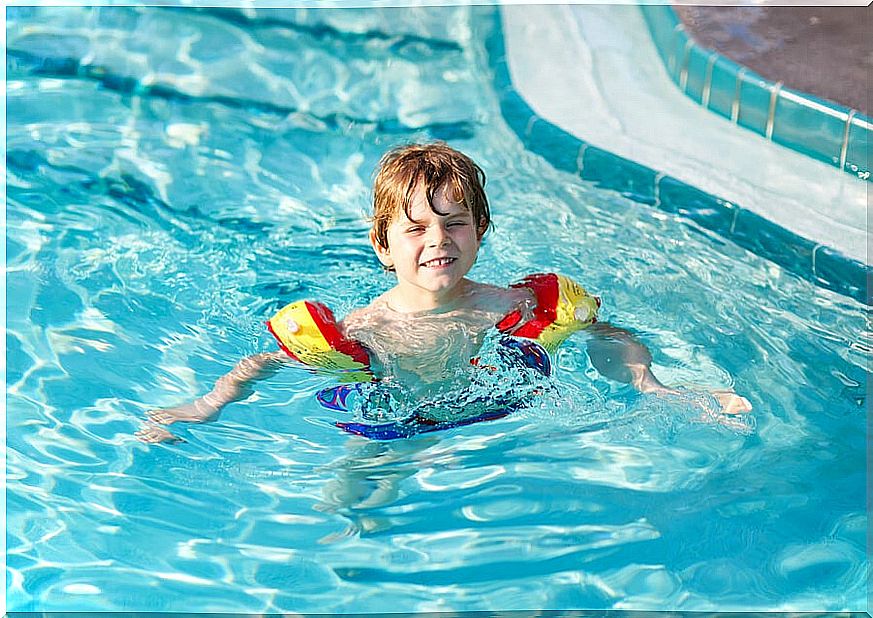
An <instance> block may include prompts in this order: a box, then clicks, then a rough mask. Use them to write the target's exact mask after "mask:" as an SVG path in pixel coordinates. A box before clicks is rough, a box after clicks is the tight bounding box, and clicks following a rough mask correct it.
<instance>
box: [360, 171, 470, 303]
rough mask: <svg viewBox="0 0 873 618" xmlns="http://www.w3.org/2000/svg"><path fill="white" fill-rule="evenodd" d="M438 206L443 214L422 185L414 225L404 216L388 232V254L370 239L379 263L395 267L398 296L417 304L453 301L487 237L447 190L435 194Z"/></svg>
mask: <svg viewBox="0 0 873 618" xmlns="http://www.w3.org/2000/svg"><path fill="white" fill-rule="evenodd" d="M433 205H434V209H435V210H436V211H437V212H434V211H433V210H431V208H430V206H429V205H428V203H427V197H426V196H425V193H424V189H423V188H422V187H421V186H420V185H419V186H418V187H417V188H416V190H415V193H414V194H413V196H412V201H411V203H410V209H409V210H410V215H411V216H412V219H409V218H407V216H406V213H404V212H403V211H401V212H400V213H399V215H398V216H397V217H395V219H394V220H393V221H392V222H391V224H390V225H389V226H388V230H387V235H388V248H387V249H386V248H384V247H382V246H380V245H379V243H378V242H376V241H375V238H374V236H373V234H372V233H371V235H370V240H371V242H372V243H373V248H374V249H375V250H376V255H377V256H378V257H379V260H380V261H381V262H382V264H384V265H385V266H388V267H391V266H393V267H394V270H395V271H396V273H397V286H398V291H399V292H401V293H402V294H404V295H405V296H406V298H407V299H408V300H409V301H410V302H411V303H415V302H416V301H428V300H430V301H433V302H441V301H448V300H452V299H453V297H454V295H453V291H454V290H455V288H456V286H457V285H458V283H459V282H460V281H461V280H462V279H463V278H464V276H465V275H466V274H467V273H468V272H469V270H470V268H472V266H473V263H474V262H475V261H476V254H477V253H478V251H479V244H480V242H481V236H480V234H479V230H478V226H477V225H475V224H474V221H473V215H472V213H471V212H470V210H469V209H468V208H466V207H465V206H464V205H463V204H461V203H458V202H456V201H454V199H452V195H451V189H449V188H448V187H447V185H443V186H441V187H440V188H439V189H437V191H436V192H435V193H434V196H433ZM438 213H439V214H438Z"/></svg>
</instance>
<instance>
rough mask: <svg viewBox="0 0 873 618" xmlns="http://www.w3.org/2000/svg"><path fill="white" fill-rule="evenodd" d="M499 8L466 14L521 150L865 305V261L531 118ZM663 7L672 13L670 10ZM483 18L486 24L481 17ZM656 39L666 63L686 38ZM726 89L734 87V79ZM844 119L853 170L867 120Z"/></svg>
mask: <svg viewBox="0 0 873 618" xmlns="http://www.w3.org/2000/svg"><path fill="white" fill-rule="evenodd" d="M649 8H657V7H649ZM667 8H669V7H667ZM501 10H502V9H500V8H499V7H480V8H479V9H478V10H477V11H476V12H474V19H481V20H482V21H483V25H484V26H489V27H486V28H484V30H485V31H486V32H487V33H488V34H487V37H486V39H485V51H486V54H487V56H488V63H489V66H490V67H491V71H492V76H493V83H494V90H495V93H496V94H497V97H498V99H499V102H500V111H501V113H502V114H503V118H504V120H505V121H506V123H507V125H509V127H510V128H511V129H512V130H513V132H514V133H515V134H516V135H517V136H518V137H519V139H520V140H521V141H522V143H523V144H524V145H525V147H526V148H527V149H529V150H530V151H531V152H534V153H536V154H538V155H540V156H542V157H543V158H544V159H546V160H547V161H549V163H551V164H552V165H554V166H555V167H556V168H558V169H561V170H564V171H567V172H570V173H573V174H577V175H578V176H579V177H581V178H582V179H583V180H585V181H588V182H591V183H593V184H595V185H596V186H598V187H601V188H604V189H608V190H612V191H617V192H619V193H621V194H622V195H625V196H627V197H629V198H630V199H633V200H635V201H637V202H641V203H645V204H650V205H652V206H655V207H657V208H659V209H661V210H664V211H666V212H670V213H673V214H676V215H679V216H681V217H684V218H685V219H686V220H688V221H689V222H693V223H694V224H696V225H698V226H700V227H703V228H706V229H708V230H711V231H712V232H714V233H716V234H718V235H719V236H721V237H722V238H725V239H726V240H728V241H731V242H734V243H735V244H737V245H739V246H741V247H743V248H744V249H747V250H748V251H751V252H752V253H755V254H756V255H759V256H761V257H763V258H765V259H767V260H770V261H771V262H774V263H776V264H778V265H779V266H781V267H782V268H784V269H785V270H787V271H789V272H791V273H793V274H795V275H797V276H799V277H802V278H803V279H806V280H807V281H810V282H812V283H814V284H815V285H817V286H820V287H823V288H827V289H829V290H833V291H835V292H837V293H839V294H843V295H845V296H848V297H850V298H853V299H855V300H857V301H859V302H861V303H863V304H865V305H867V306H873V297H871V292H870V288H871V286H870V283H871V282H873V267H870V266H867V265H866V264H864V263H863V262H859V261H857V260H853V259H851V258H848V257H846V256H844V255H842V254H841V253H839V252H838V251H835V250H833V249H831V248H829V247H826V246H825V245H822V244H820V243H815V242H813V241H810V240H807V239H805V238H803V237H801V236H798V235H797V234H794V233H793V232H790V231H788V230H786V229H785V228H783V227H780V226H779V225H776V224H775V223H773V222H772V221H770V220H768V219H765V218H764V217H761V216H760V215H757V214H755V213H753V212H752V211H750V210H747V209H745V208H742V207H740V206H738V205H736V204H733V203H731V202H729V201H727V200H724V199H722V198H719V197H716V196H714V195H711V194H709V193H707V192H705V191H701V190H700V189H698V188H696V187H693V186H691V185H689V184H687V183H684V182H682V181H680V180H678V179H676V178H673V177H671V176H667V175H665V174H663V173H660V172H658V171H656V170H653V169H651V168H649V167H646V166H645V165H641V164H639V163H636V162H634V161H631V160H629V159H625V158H624V157H620V156H618V155H616V154H613V153H611V152H609V151H607V150H604V149H602V148H598V147H597V146H593V145H592V144H589V143H588V142H585V141H583V140H581V139H579V138H577V137H575V136H573V135H571V134H569V133H567V132H566V131H563V130H562V129H560V128H559V127H557V126H555V125H553V124H552V123H550V122H549V121H547V120H545V119H544V118H541V117H540V116H538V115H537V114H536V113H535V112H534V111H533V110H532V109H531V107H530V106H529V105H528V104H527V102H526V101H525V100H524V98H523V97H522V96H521V95H520V94H519V93H518V91H516V89H515V87H514V85H513V83H512V78H511V76H510V73H509V66H508V63H507V60H506V50H505V47H504V38H503V28H502V24H501V20H500V11H501ZM670 13H671V14H672V13H673V12H672V9H671V10H670ZM660 17H661V18H663V19H662V21H663V23H664V24H667V25H669V24H670V23H672V22H671V20H670V19H669V17H670V16H669V15H668V14H661V15H660ZM674 17H675V14H674ZM489 21H490V22H491V23H490V25H489V24H488V23H487V22H489ZM676 21H677V22H678V19H677V20H676ZM662 35H663V33H662ZM662 38H663V40H665V41H671V40H672V41H674V42H676V43H678V45H677V46H676V47H673V48H672V49H673V51H670V50H667V51H664V50H663V49H661V52H662V58H663V59H664V60H665V62H667V63H668V64H669V62H670V58H671V57H673V58H675V57H676V55H675V51H676V50H677V49H679V51H680V52H682V50H684V49H685V45H686V44H685V43H683V42H682V41H687V40H689V39H688V38H687V37H685V38H684V39H683V38H682V37H677V38H675V39H674V38H672V37H670V36H667V35H664V36H663V37H662ZM659 49H660V47H659ZM689 49H690V48H689ZM671 54H673V55H672V56H671ZM701 64H703V65H704V66H705V67H706V68H707V72H711V74H712V75H713V77H715V76H716V75H719V74H720V72H721V71H722V70H724V71H729V70H730V69H731V68H732V67H738V65H736V64H734V63H732V62H730V61H723V59H721V58H717V57H714V56H707V59H706V61H705V62H704V63H701ZM757 79H758V78H756V76H754V75H751V76H750V81H749V82H748V83H750V84H753V85H754V84H756V83H758V82H757ZM745 83H746V82H744V85H745ZM713 84H715V81H713ZM732 87H734V88H736V80H734V83H733V84H732ZM723 94H724V93H721V94H720V93H716V92H714V91H711V92H710V93H709V102H710V104H712V103H714V102H717V101H721V102H722V103H721V105H722V108H721V111H719V113H722V115H726V112H727V113H730V112H729V110H726V109H724V105H723V102H724V101H726V100H727V98H726V96H722V95H723ZM702 96H704V95H703V93H702ZM734 107H735V106H734ZM734 113H736V112H734ZM849 120H850V122H851V124H850V125H849V128H848V130H847V131H846V132H847V133H850V134H852V135H854V136H855V139H854V141H852V140H850V141H849V147H848V148H847V149H846V152H843V153H842V156H843V158H844V160H845V162H846V163H845V164H846V165H847V166H848V165H854V166H856V167H858V169H861V166H862V165H866V166H867V167H866V168H865V169H867V170H869V169H870V166H869V146H868V145H869V141H868V140H867V136H868V134H869V132H870V130H871V125H870V122H869V120H868V119H866V118H864V117H860V118H859V117H856V116H852V117H851V118H850V119H849ZM750 122H751V120H750ZM778 126H779V125H775V126H771V128H770V130H771V132H776V134H777V135H778V136H779V137H780V138H782V139H785V140H786V141H790V139H791V137H790V136H786V135H785V134H784V133H783V132H782V131H781V130H779V131H777V127H778ZM852 131H855V132H856V133H852ZM865 157H867V158H866V159H865ZM864 161H867V163H864Z"/></svg>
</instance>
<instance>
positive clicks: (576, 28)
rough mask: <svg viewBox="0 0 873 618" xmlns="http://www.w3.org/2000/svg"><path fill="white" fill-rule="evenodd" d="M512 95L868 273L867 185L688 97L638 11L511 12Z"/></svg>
mask: <svg viewBox="0 0 873 618" xmlns="http://www.w3.org/2000/svg"><path fill="white" fill-rule="evenodd" d="M501 14H502V22H503V30H504V36H505V39H506V53H507V57H508V58H507V59H508V62H509V68H510V73H511V75H512V81H513V84H514V85H515V88H516V89H517V90H518V92H519V93H520V94H521V96H522V97H524V98H525V100H526V101H527V102H528V104H529V105H530V106H531V107H532V108H533V110H534V111H535V112H536V113H537V114H538V115H540V116H541V117H543V118H545V119H546V120H548V121H550V122H551V123H553V124H555V125H557V126H559V127H560V128H562V129H564V130H565V131H567V132H568V133H572V134H573V135H575V136H576V137H578V138H579V139H582V140H584V141H586V142H589V143H591V144H593V145H594V146H598V147H600V148H603V149H605V150H609V151H611V152H613V153H615V154H617V155H620V156H622V157H625V158H628V159H632V160H634V161H636V162H638V163H641V164H643V165H646V166H648V167H650V168H652V169H655V170H657V171H660V172H663V173H664V174H667V175H670V176H674V177H675V178H678V179H679V180H682V181H684V182H686V183H688V184H690V185H693V186H696V187H698V188H700V189H702V190H704V191H706V192H708V193H711V194H713V195H716V196H718V197H721V198H724V199H726V200H728V201H731V202H733V203H734V204H736V205H738V206H742V207H744V208H747V209H749V210H752V211H754V212H755V213H757V214H759V215H761V216H764V217H766V218H768V219H770V220H771V221H773V222H775V223H777V224H779V225H781V226H782V227H785V228H787V229H789V230H791V231H793V232H794V233H796V234H799V235H800V236H803V237H805V238H808V239H810V240H813V241H816V242H819V243H821V244H824V245H827V246H829V247H832V248H834V249H837V250H839V251H840V252H842V253H843V254H844V255H846V256H848V257H851V258H853V259H856V260H859V261H862V262H864V263H866V264H869V263H870V261H869V259H868V257H867V191H868V187H869V186H870V183H869V182H865V181H863V180H860V179H857V178H855V177H853V176H851V175H850V174H848V173H845V172H842V171H840V170H838V169H837V168H835V167H831V166H829V165H827V164H825V163H822V162H819V161H816V160H814V159H812V158H810V157H807V156H805V155H803V154H800V153H798V152H795V151H793V150H790V149H788V148H785V147H783V146H779V145H778V144H774V143H772V142H770V141H768V140H767V139H765V138H764V137H761V136H759V135H757V134H755V133H753V132H751V131H748V130H746V129H744V128H742V127H738V126H735V125H734V124H732V123H731V122H730V121H729V120H727V119H724V118H722V117H721V116H719V115H717V114H715V113H713V112H711V111H708V110H706V109H704V108H703V107H701V106H700V105H699V104H697V103H695V102H694V101H692V100H691V99H689V98H687V97H686V96H685V95H684V94H683V93H682V92H681V91H680V90H679V88H678V87H677V86H676V84H674V83H673V81H671V79H670V78H669V76H668V75H667V71H666V69H665V68H664V66H663V64H662V62H661V59H660V56H659V55H658V52H657V49H656V48H655V45H654V43H653V42H652V39H651V36H650V35H649V31H648V28H647V26H646V23H645V21H644V20H643V16H642V13H641V12H640V10H639V8H638V7H637V6H633V5H624V6H622V5H504V6H502V7H501Z"/></svg>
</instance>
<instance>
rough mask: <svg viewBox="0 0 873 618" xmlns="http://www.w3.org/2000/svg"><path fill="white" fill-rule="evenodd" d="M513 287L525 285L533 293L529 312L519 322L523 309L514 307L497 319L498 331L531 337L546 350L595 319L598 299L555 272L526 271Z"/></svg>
mask: <svg viewBox="0 0 873 618" xmlns="http://www.w3.org/2000/svg"><path fill="white" fill-rule="evenodd" d="M511 287H514V288H528V289H529V290H530V291H531V292H532V293H533V295H534V297H536V300H537V306H536V307H534V309H533V312H532V316H531V317H530V319H528V320H527V321H526V322H524V323H522V322H521V320H522V313H521V311H519V310H515V311H513V312H512V313H510V314H508V315H507V316H506V317H504V318H503V319H502V320H500V322H498V323H497V328H498V329H499V330H500V332H503V333H507V332H511V334H512V335H513V336H514V337H524V338H525V339H533V340H534V341H536V342H537V343H539V344H540V345H542V346H543V347H544V348H545V349H546V350H548V351H549V352H553V351H554V350H555V349H557V347H558V346H559V345H561V342H562V341H564V339H566V338H567V337H569V336H570V335H571V334H573V333H574V332H576V331H577V330H580V329H583V328H585V327H586V326H589V325H590V324H593V323H594V322H596V321H597V309H598V308H599V307H600V299H599V298H597V297H596V296H591V295H589V294H588V292H586V291H585V288H583V287H582V286H581V285H579V284H578V283H576V282H575V281H573V280H572V279H569V278H567V277H564V276H562V275H556V274H554V273H548V274H536V275H528V276H527V277H525V278H524V279H522V280H521V281H520V282H518V283H514V284H512V286H511Z"/></svg>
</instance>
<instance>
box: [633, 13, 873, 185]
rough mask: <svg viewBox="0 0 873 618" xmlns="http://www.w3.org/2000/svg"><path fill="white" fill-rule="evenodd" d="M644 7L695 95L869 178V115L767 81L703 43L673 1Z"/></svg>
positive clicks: (676, 74)
mask: <svg viewBox="0 0 873 618" xmlns="http://www.w3.org/2000/svg"><path fill="white" fill-rule="evenodd" d="M640 10H641V11H642V13H643V16H644V18H645V20H646V24H647V25H648V27H649V31H650V32H651V35H652V38H653V40H654V42H655V46H656V47H657V49H658V52H659V54H660V55H661V59H662V60H663V62H664V66H665V67H666V68H667V72H668V73H669V74H670V77H671V78H672V79H673V81H674V82H676V84H677V85H678V86H679V88H680V89H682V91H683V92H684V93H685V94H686V95H687V96H688V97H690V98H691V99H692V100H694V101H696V102H697V103H699V104H700V105H702V106H704V107H706V108H707V109H710V110H712V111H713V112H715V113H716V114H719V115H721V116H723V117H725V118H727V119H729V120H730V121H732V122H733V123H735V124H737V125H739V126H741V127H744V128H746V129H749V130H751V131H754V132H755V133H758V134H759V135H763V136H764V137H766V138H767V139H770V140H772V141H774V142H776V143H777V144H781V145H783V146H786V147H788V148H791V149H793V150H796V151H798V152H802V153H803V154H805V155H808V156H810V157H813V158H815V159H818V160H820V161H824V162H825V163H829V164H830V165H833V166H835V167H838V168H840V169H842V170H844V171H846V172H848V173H850V174H853V175H855V176H857V177H859V178H861V179H862V180H867V181H870V180H871V170H873V165H871V157H870V150H869V146H870V144H871V142H873V139H871V137H873V121H871V119H870V118H868V117H867V116H864V115H863V114H861V113H860V112H858V111H857V110H854V109H849V108H847V107H843V106H840V105H838V104H836V103H833V102H830V101H825V100H823V99H819V98H817V97H815V96H813V95H811V94H806V93H803V92H797V91H795V90H791V89H790V88H786V87H785V86H783V85H782V83H781V82H771V81H768V80H766V79H764V78H763V77H761V76H760V75H758V74H756V73H754V72H753V71H751V70H750V69H748V68H747V67H744V66H742V65H739V64H737V63H735V62H733V61H731V60H730V59H728V58H726V57H725V56H723V55H721V54H719V53H718V52H716V51H713V50H709V49H706V48H704V47H701V46H700V45H698V44H697V43H695V42H694V40H693V39H692V38H691V37H690V36H689V34H688V33H687V32H686V30H685V28H684V26H683V25H682V23H681V21H680V20H679V18H678V16H677V15H676V12H675V11H674V10H673V8H672V7H670V6H669V5H644V6H640Z"/></svg>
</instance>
